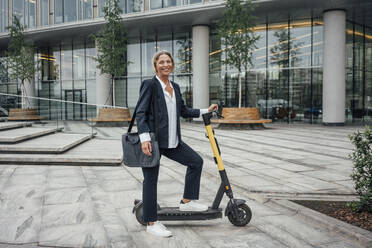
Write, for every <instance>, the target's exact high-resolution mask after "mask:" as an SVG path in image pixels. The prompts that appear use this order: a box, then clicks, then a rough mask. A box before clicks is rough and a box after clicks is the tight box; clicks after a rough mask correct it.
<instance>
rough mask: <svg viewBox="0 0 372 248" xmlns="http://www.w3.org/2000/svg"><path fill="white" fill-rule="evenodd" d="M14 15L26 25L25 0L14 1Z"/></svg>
mask: <svg viewBox="0 0 372 248" xmlns="http://www.w3.org/2000/svg"><path fill="white" fill-rule="evenodd" d="M13 15H14V16H16V17H17V18H18V19H19V21H20V22H21V24H22V25H25V18H24V0H14V1H13Z"/></svg>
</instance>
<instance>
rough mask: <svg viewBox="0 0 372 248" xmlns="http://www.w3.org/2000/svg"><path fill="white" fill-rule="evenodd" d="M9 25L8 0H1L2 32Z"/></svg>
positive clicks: (0, 23)
mask: <svg viewBox="0 0 372 248" xmlns="http://www.w3.org/2000/svg"><path fill="white" fill-rule="evenodd" d="M7 26H8V0H0V33H1V32H6V31H7V30H6V27H7Z"/></svg>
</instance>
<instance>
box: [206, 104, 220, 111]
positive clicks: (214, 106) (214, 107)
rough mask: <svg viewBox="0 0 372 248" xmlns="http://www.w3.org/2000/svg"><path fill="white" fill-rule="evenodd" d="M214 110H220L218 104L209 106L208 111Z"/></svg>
mask: <svg viewBox="0 0 372 248" xmlns="http://www.w3.org/2000/svg"><path fill="white" fill-rule="evenodd" d="M213 110H218V105H217V104H212V105H211V106H209V108H208V112H212V111H213Z"/></svg>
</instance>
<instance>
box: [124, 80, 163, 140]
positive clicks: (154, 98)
mask: <svg viewBox="0 0 372 248" xmlns="http://www.w3.org/2000/svg"><path fill="white" fill-rule="evenodd" d="M157 99H158V89H157V87H156V81H155V77H154V78H153V79H152V106H153V107H154V115H155V116H154V117H155V140H156V141H157V140H158V101H157ZM138 103H139V101H138V102H137V105H136V108H135V109H134V113H133V116H132V120H131V121H130V124H129V127H128V131H127V133H130V132H131V131H132V127H133V124H134V120H135V119H136V113H137V107H138Z"/></svg>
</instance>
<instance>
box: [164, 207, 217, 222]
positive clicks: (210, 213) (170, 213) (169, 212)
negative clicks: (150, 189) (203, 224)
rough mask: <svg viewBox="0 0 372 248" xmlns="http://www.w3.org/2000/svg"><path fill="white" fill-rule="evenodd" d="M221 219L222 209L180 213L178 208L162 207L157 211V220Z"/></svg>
mask: <svg viewBox="0 0 372 248" xmlns="http://www.w3.org/2000/svg"><path fill="white" fill-rule="evenodd" d="M217 218H222V208H218V209H212V208H210V207H209V208H208V210H207V211H203V212H198V211H180V210H179V208H178V207H164V208H160V209H158V220H211V219H217Z"/></svg>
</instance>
